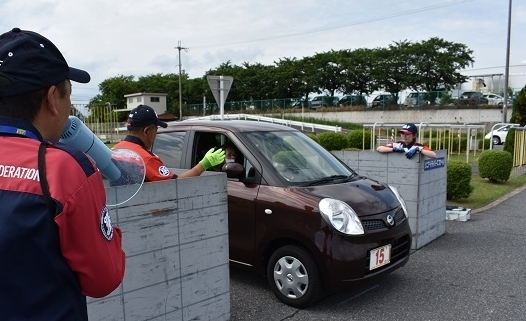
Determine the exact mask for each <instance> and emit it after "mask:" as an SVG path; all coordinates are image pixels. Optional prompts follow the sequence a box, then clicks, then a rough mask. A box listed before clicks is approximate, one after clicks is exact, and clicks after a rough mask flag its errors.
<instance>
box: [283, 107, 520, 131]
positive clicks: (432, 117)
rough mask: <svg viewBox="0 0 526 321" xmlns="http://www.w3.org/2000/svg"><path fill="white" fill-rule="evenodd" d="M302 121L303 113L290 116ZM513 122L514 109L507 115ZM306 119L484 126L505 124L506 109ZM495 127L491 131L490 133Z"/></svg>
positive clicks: (365, 113)
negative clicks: (504, 110) (503, 122)
mask: <svg viewBox="0 0 526 321" xmlns="http://www.w3.org/2000/svg"><path fill="white" fill-rule="evenodd" d="M287 115H290V116H295V117H298V115H299V113H293V114H287ZM506 116H507V122H509V120H510V118H511V108H510V107H509V108H508V111H507V113H506ZM304 117H306V118H314V119H323V120H332V121H339V122H344V123H357V124H374V123H377V122H380V123H381V122H383V123H401V124H405V123H433V124H441V123H442V124H467V123H469V124H483V123H498V122H502V109H446V108H445V109H432V110H410V109H408V110H368V111H341V112H332V111H331V112H314V111H310V110H308V109H305V111H304ZM489 128H491V127H488V129H489Z"/></svg>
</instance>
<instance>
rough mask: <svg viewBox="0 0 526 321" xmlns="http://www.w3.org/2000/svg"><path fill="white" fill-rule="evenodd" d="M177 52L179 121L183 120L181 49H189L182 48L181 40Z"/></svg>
mask: <svg viewBox="0 0 526 321" xmlns="http://www.w3.org/2000/svg"><path fill="white" fill-rule="evenodd" d="M175 48H176V49H177V50H179V120H180V121H181V120H183V95H182V92H181V49H184V50H186V49H188V48H184V47H182V46H181V40H179V42H178V43H177V47H175Z"/></svg>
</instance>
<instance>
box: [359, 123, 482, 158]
mask: <svg viewBox="0 0 526 321" xmlns="http://www.w3.org/2000/svg"><path fill="white" fill-rule="evenodd" d="M403 125H404V124H401V123H400V124H399V123H382V122H377V123H374V124H364V125H363V126H364V130H366V129H367V128H369V130H370V131H371V150H376V147H377V146H379V145H384V144H387V143H391V142H395V141H398V140H399V139H398V135H399V134H398V131H399V130H400V128H401V127H402V126H403ZM415 125H416V126H417V127H418V135H417V142H418V143H422V142H424V140H426V141H427V145H428V146H429V148H431V149H435V150H439V149H447V150H448V157H449V156H450V155H451V154H458V155H460V154H461V153H462V152H463V148H461V143H460V141H461V139H462V138H463V137H466V140H467V142H466V143H467V146H466V151H465V152H466V162H469V157H470V155H471V153H472V152H473V156H476V153H477V151H478V150H479V148H478V143H479V140H480V139H484V136H483V135H484V130H485V125H472V124H433V123H416V124H415ZM479 130H480V131H482V138H479V137H480V134H479ZM364 136H365V135H364ZM455 140H456V141H457V143H455ZM455 146H456V147H457V148H455ZM482 150H484V144H482Z"/></svg>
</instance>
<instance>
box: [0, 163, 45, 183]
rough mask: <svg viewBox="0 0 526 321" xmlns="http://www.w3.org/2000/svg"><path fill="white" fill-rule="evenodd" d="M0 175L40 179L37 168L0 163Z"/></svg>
mask: <svg viewBox="0 0 526 321" xmlns="http://www.w3.org/2000/svg"><path fill="white" fill-rule="evenodd" d="M0 177H5V178H19V179H29V180H33V181H40V179H39V178H38V169H35V168H27V167H18V166H10V165H0Z"/></svg>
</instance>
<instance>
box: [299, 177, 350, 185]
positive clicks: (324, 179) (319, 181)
mask: <svg viewBox="0 0 526 321" xmlns="http://www.w3.org/2000/svg"><path fill="white" fill-rule="evenodd" d="M352 177H353V175H350V176H347V175H331V176H327V177H322V178H320V179H316V180H314V181H310V182H308V183H305V184H303V185H301V186H315V185H321V184H325V183H330V182H334V181H335V180H337V179H350V178H352Z"/></svg>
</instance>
